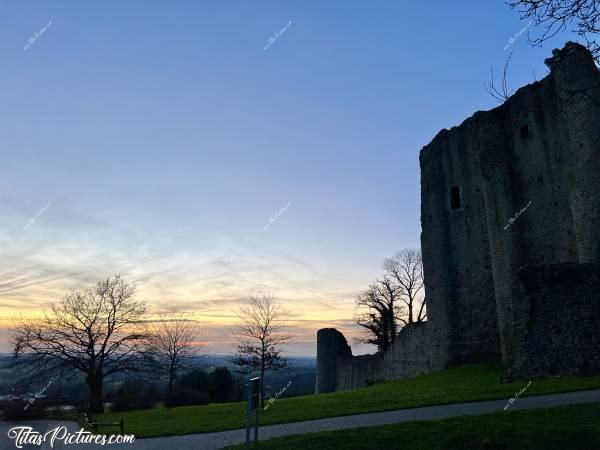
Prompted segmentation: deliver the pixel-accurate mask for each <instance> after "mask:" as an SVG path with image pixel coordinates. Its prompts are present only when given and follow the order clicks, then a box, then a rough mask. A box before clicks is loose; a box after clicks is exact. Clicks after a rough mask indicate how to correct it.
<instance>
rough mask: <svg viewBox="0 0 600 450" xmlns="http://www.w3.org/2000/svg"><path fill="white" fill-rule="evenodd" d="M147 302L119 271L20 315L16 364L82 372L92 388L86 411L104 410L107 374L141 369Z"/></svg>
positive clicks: (30, 371) (38, 373)
mask: <svg viewBox="0 0 600 450" xmlns="http://www.w3.org/2000/svg"><path fill="white" fill-rule="evenodd" d="M145 313H146V305H145V304H144V303H143V302H141V301H138V300H136V299H135V286H134V285H132V284H127V283H125V282H124V281H123V280H122V279H121V277H120V276H119V275H115V276H114V277H112V278H107V279H106V280H103V281H100V282H98V283H97V284H96V286H95V287H94V288H92V289H87V290H85V291H83V292H77V291H71V292H69V293H68V294H67V295H65V297H64V298H63V299H62V301H60V302H59V303H56V304H54V305H53V306H52V311H51V313H49V314H46V315H45V316H44V317H43V318H41V319H33V320H19V321H17V322H16V324H15V327H14V330H13V336H12V344H13V353H14V358H15V362H16V365H17V366H20V367H22V368H24V369H25V372H26V374H27V376H28V378H34V377H35V378H38V377H43V376H48V375H52V374H56V373H62V372H63V371H64V370H68V371H70V372H71V373H72V372H73V370H74V371H77V372H81V373H83V374H84V375H85V381H86V384H87V385H88V388H89V390H90V412H92V413H101V412H103V411H104V403H103V385H104V380H105V378H106V377H109V376H111V375H114V374H117V373H124V372H130V371H137V370H140V369H141V367H142V361H143V359H144V358H143V349H144V345H143V344H144V342H145V339H146V334H145V331H144V330H143V329H142V328H141V327H140V323H141V321H142V319H143V317H144V315H145Z"/></svg>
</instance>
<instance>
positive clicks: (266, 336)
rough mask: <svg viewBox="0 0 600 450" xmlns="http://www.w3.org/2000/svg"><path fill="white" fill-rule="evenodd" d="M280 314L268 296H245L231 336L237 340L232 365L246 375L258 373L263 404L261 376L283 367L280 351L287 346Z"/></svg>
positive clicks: (262, 379) (285, 363)
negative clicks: (245, 300)
mask: <svg viewBox="0 0 600 450" xmlns="http://www.w3.org/2000/svg"><path fill="white" fill-rule="evenodd" d="M282 317H283V311H282V310H281V305H280V303H279V302H277V301H276V299H275V297H274V295H273V294H272V293H270V292H265V291H259V292H255V293H251V294H249V295H248V301H247V302H246V304H245V305H243V306H241V307H240V309H239V312H238V324H237V326H236V329H235V331H234V332H233V334H234V336H235V337H236V338H237V340H238V347H237V354H236V355H235V356H234V357H233V358H232V360H231V361H232V362H233V363H234V364H236V365H237V366H240V367H242V368H244V369H246V370H247V371H253V370H258V371H259V372H260V383H261V384H260V392H261V401H262V402H263V403H264V397H265V396H264V394H265V392H264V378H265V372H266V371H270V370H278V369H282V368H284V367H286V366H287V362H286V360H285V359H284V358H283V357H282V355H281V349H280V347H281V346H282V345H285V344H288V343H289V341H290V339H291V335H290V334H286V333H282V332H281V329H282V323H281V320H282Z"/></svg>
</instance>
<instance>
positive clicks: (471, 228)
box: [316, 42, 600, 393]
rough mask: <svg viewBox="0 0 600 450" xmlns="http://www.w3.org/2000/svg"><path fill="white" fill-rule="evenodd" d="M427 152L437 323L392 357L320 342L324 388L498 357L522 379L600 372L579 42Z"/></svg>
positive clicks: (585, 64) (326, 337) (593, 128)
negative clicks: (546, 71) (544, 73)
mask: <svg viewBox="0 0 600 450" xmlns="http://www.w3.org/2000/svg"><path fill="white" fill-rule="evenodd" d="M546 64H547V66H548V67H549V69H550V74H549V75H548V76H546V77H545V78H544V79H543V80H541V81H538V82H535V83H533V84H531V85H528V86H525V87H523V88H521V89H519V90H518V91H517V92H516V93H515V94H514V95H513V96H512V97H510V98H509V99H508V100H507V101H506V102H505V103H504V104H502V105H501V106H499V107H497V108H495V109H493V110H491V111H485V112H481V111H480V112H477V113H476V114H474V115H473V116H472V117H470V118H469V119H467V120H465V121H464V122H463V123H462V124H461V125H460V126H458V127H454V128H452V129H450V130H442V131H441V132H439V133H438V135H437V136H436V137H435V138H434V139H433V141H432V142H431V143H430V144H429V145H427V146H425V147H424V148H423V149H422V150H421V154H420V164H421V226H422V234H421V247H422V252H423V267H424V274H425V275H424V278H425V296H426V299H427V316H428V322H426V323H425V324H416V325H411V326H409V327H406V328H405V329H403V330H402V331H401V333H400V334H399V336H398V338H397V339H396V341H395V342H394V344H393V346H392V348H391V349H389V350H388V351H387V352H386V353H385V354H383V355H364V356H352V352H351V351H350V347H349V346H348V344H347V342H346V339H345V338H344V336H343V335H342V334H341V333H340V332H338V331H337V330H334V329H331V328H326V329H322V330H319V332H318V334H317V382H316V392H317V393H320V392H332V391H337V390H343V389H353V388H356V387H360V386H365V385H368V384H370V383H372V382H376V381H380V380H395V379H400V378H406V377H412V376H417V375H420V374H423V373H428V372H432V371H437V370H441V369H444V368H446V367H448V366H450V365H455V364H461V363H467V362H477V361H486V360H498V361H499V360H501V361H502V362H503V363H504V364H505V365H506V366H507V367H509V368H510V372H511V374H512V375H514V376H537V375H545V374H571V373H599V372H600V72H599V71H598V68H597V67H596V65H595V64H594V61H593V58H592V56H591V54H590V53H589V52H588V51H587V50H586V49H585V48H584V47H582V46H581V45H579V44H575V43H571V42H569V43H567V44H566V46H565V47H564V48H563V49H562V50H554V52H553V57H552V58H549V59H547V60H546Z"/></svg>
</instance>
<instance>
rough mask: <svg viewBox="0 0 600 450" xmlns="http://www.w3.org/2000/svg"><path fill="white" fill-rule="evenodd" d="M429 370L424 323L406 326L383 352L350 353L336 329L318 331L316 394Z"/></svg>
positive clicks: (357, 386) (425, 325)
mask: <svg viewBox="0 0 600 450" xmlns="http://www.w3.org/2000/svg"><path fill="white" fill-rule="evenodd" d="M429 371H430V365H429V341H428V337H427V323H420V324H411V325H409V326H407V327H405V328H404V329H403V330H402V331H401V332H400V334H399V335H398V337H397V338H396V341H395V342H394V344H393V345H392V347H391V348H390V349H389V350H388V351H387V352H386V353H385V354H384V355H381V354H374V355H360V356H353V355H352V351H351V350H350V346H349V345H348V342H347V341H346V338H345V337H344V335H343V334H342V333H340V332H339V331H338V330H336V329H334V328H324V329H321V330H319V331H318V333H317V383H316V388H315V392H316V393H317V394H319V393H323V392H334V391H343V390H350V389H356V388H360V387H364V386H369V385H371V384H373V383H376V382H378V381H392V380H399V379H402V378H409V377H415V376H419V375H423V374H425V373H428V372H429Z"/></svg>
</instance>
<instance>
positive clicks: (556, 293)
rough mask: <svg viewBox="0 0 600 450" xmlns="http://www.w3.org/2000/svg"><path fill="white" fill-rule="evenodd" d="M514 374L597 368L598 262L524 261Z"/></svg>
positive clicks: (599, 320) (587, 371) (567, 372)
mask: <svg viewBox="0 0 600 450" xmlns="http://www.w3.org/2000/svg"><path fill="white" fill-rule="evenodd" d="M519 277H520V279H521V283H522V285H523V291H524V292H525V297H524V298H523V303H524V304H525V306H526V307H525V308H523V311H522V313H521V316H520V320H519V322H520V323H521V324H522V326H518V327H516V330H517V332H516V333H515V337H516V338H517V339H516V343H515V347H516V348H517V352H516V355H517V356H516V361H515V364H514V366H513V368H512V372H513V374H514V375H517V376H535V375H544V374H549V373H551V374H562V375H570V374H573V373H583V374H593V373H599V372H600V295H599V294H598V293H599V292H600V264H588V263H583V264H582V263H563V264H548V265H540V266H525V267H523V268H521V269H520V271H519Z"/></svg>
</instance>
